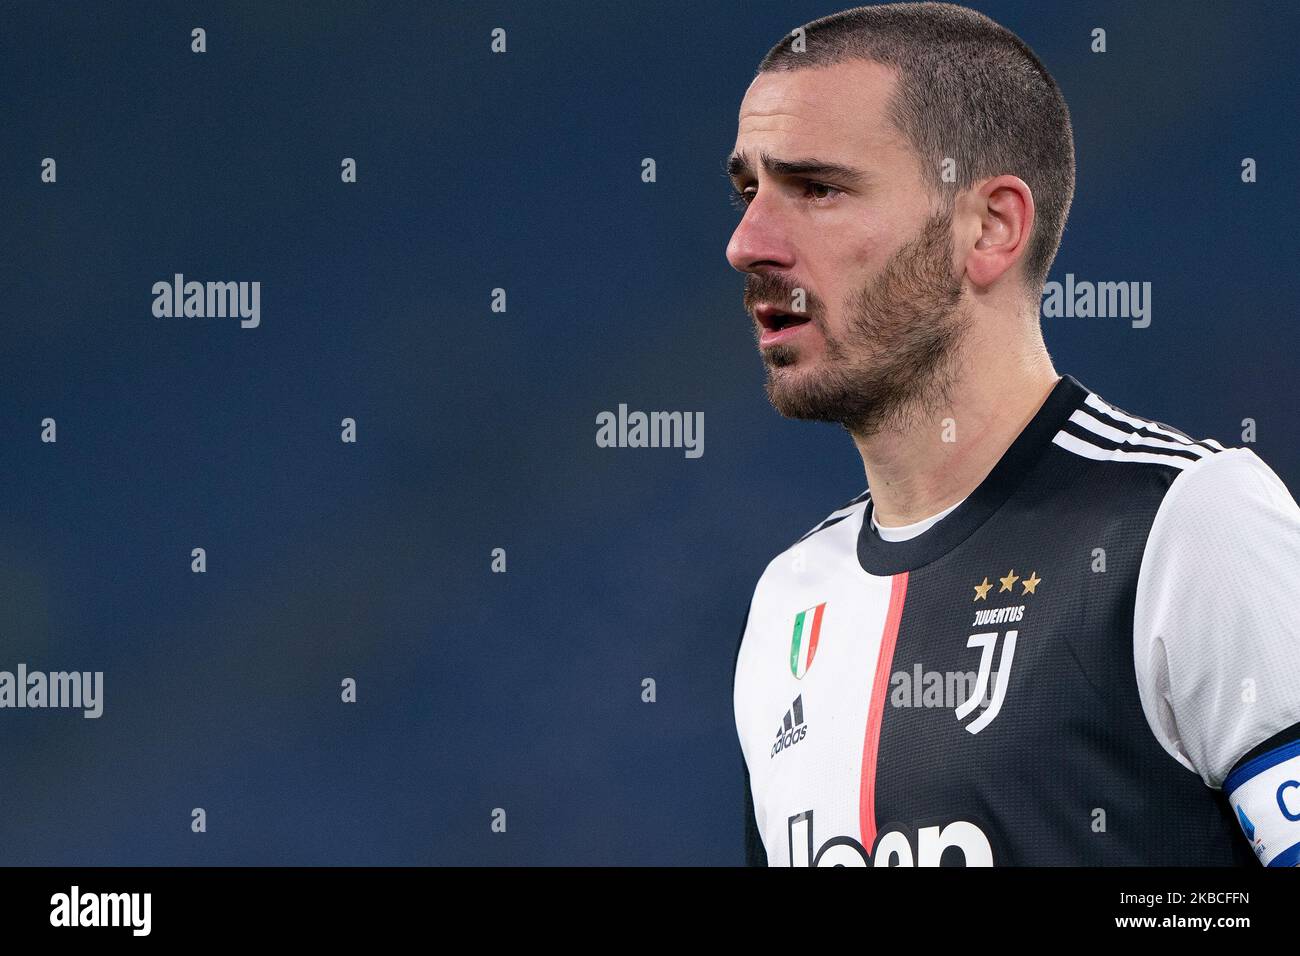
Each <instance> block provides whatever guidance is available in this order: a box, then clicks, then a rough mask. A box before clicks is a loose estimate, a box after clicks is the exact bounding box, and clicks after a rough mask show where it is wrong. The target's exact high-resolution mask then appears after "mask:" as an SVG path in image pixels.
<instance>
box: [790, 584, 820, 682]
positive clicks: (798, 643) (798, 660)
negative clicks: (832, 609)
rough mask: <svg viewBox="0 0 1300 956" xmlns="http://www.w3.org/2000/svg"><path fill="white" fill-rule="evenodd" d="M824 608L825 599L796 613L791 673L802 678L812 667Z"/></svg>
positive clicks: (792, 639)
mask: <svg viewBox="0 0 1300 956" xmlns="http://www.w3.org/2000/svg"><path fill="white" fill-rule="evenodd" d="M824 610H826V602H825V601H823V602H822V603H821V604H818V605H817V606H816V607H810V608H808V610H806V611H800V612H799V613H798V614H796V615H795V618H794V636H793V637H792V638H791V639H790V673H792V674H794V676H795V677H797V678H799V679H800V680H802V679H803V675H804V674H806V673H808V668H810V667H812V662H813V655H814V654H816V653H817V637H818V635H820V634H821V630H822V612H823V611H824Z"/></svg>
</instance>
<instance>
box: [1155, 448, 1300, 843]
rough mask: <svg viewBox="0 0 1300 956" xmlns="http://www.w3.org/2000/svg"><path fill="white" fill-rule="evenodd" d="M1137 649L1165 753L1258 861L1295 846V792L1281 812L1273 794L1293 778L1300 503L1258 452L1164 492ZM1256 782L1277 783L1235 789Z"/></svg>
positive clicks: (1221, 459) (1206, 464)
mask: <svg viewBox="0 0 1300 956" xmlns="http://www.w3.org/2000/svg"><path fill="white" fill-rule="evenodd" d="M1133 645H1134V646H1133V653H1134V664H1135V667H1136V672H1137V681H1138V691H1139V694H1140V697H1141V701H1142V709H1143V712H1144V713H1145V715H1146V718H1147V722H1148V724H1149V725H1150V726H1151V730H1152V732H1153V733H1154V734H1155V736H1156V738H1157V740H1159V741H1160V744H1161V745H1162V746H1163V747H1164V749H1165V750H1166V751H1167V752H1168V753H1169V754H1170V755H1171V756H1173V757H1174V758H1175V759H1176V760H1178V761H1179V762H1180V763H1182V764H1183V765H1184V766H1186V767H1187V768H1188V769H1190V770H1192V771H1194V772H1195V773H1197V774H1199V775H1200V777H1201V779H1202V780H1203V781H1204V782H1205V784H1206V785H1207V786H1209V787H1213V788H1215V789H1222V790H1223V791H1224V794H1225V796H1227V797H1228V799H1229V802H1230V803H1231V804H1232V805H1233V809H1234V811H1236V815H1237V818H1238V821H1239V822H1240V823H1241V824H1242V830H1243V832H1244V833H1245V834H1246V835H1247V838H1248V839H1250V841H1251V843H1252V846H1254V847H1255V850H1256V854H1257V855H1258V856H1260V859H1261V860H1262V861H1263V862H1265V863H1268V862H1270V860H1271V859H1274V858H1278V857H1279V856H1281V855H1282V854H1284V853H1285V851H1286V849H1287V847H1290V846H1292V845H1296V846H1300V783H1298V784H1297V786H1296V793H1295V795H1294V798H1293V799H1292V794H1291V792H1290V791H1289V790H1288V791H1286V792H1285V795H1286V796H1287V798H1288V800H1289V801H1290V802H1283V803H1282V804H1281V806H1282V810H1280V811H1279V809H1278V806H1279V804H1278V800H1277V799H1275V798H1276V792H1275V786H1274V785H1280V783H1285V782H1286V781H1287V780H1290V779H1292V778H1293V777H1295V778H1300V507H1297V505H1296V502H1295V499H1294V498H1292V496H1291V495H1290V493H1289V492H1288V491H1287V489H1286V486H1285V485H1284V484H1283V483H1282V481H1281V479H1280V478H1278V476H1277V475H1276V474H1274V472H1273V471H1272V469H1270V468H1269V467H1268V466H1267V465H1266V464H1264V462H1263V461H1261V460H1260V459H1259V458H1258V457H1257V456H1256V455H1255V453H1254V452H1252V451H1250V450H1249V449H1244V448H1231V449H1227V450H1224V451H1220V452H1217V453H1216V454H1214V455H1211V456H1210V457H1208V458H1206V459H1204V460H1202V461H1201V462H1199V463H1197V465H1196V466H1195V467H1192V468H1189V469H1187V470H1186V471H1184V472H1182V473H1181V474H1180V475H1178V477H1177V478H1175V480H1174V481H1173V483H1172V484H1171V485H1170V487H1169V490H1168V491H1167V492H1166V494H1165V496H1164V499H1163V500H1162V501H1161V504H1160V508H1159V510H1158V511H1157V513H1156V517H1155V520H1154V522H1153V523H1152V526H1151V532H1150V535H1149V536H1148V539H1147V543H1146V548H1145V550H1144V552H1143V557H1142V566H1141V570H1140V572H1139V574H1138V582H1137V594H1136V603H1135V606H1134V627H1133ZM1288 748H1289V749H1288ZM1291 751H1295V752H1294V753H1292V752H1291ZM1274 758H1277V759H1274ZM1270 761H1272V762H1270ZM1293 761H1294V762H1293ZM1252 766H1253V767H1254V768H1255V769H1256V771H1257V772H1256V773H1254V774H1253V775H1252V774H1248V773H1246V772H1245V771H1246V770H1247V769H1248V768H1250V767H1252ZM1261 774H1264V775H1266V776H1267V778H1268V780H1267V781H1265V782H1264V783H1268V781H1272V783H1269V784H1268V786H1267V787H1266V786H1265V785H1264V783H1259V782H1257V785H1255V786H1253V787H1250V788H1247V789H1245V790H1243V787H1246V785H1247V784H1248V783H1249V782H1250V781H1251V780H1252V779H1254V778H1255V777H1259V776H1260V775H1261ZM1274 778H1277V779H1276V780H1275V779H1274ZM1270 787H1272V788H1273V789H1269V788H1270ZM1266 789H1269V793H1268V794H1265V793H1264V791H1265V790H1266ZM1247 798H1249V799H1248V800H1247V803H1248V805H1245V804H1242V805H1239V804H1240V803H1241V801H1242V800H1246V799H1247ZM1288 817H1291V819H1288ZM1248 821H1249V822H1248ZM1266 822H1267V823H1269V824H1270V825H1269V826H1265V823H1266ZM1292 828H1294V829H1292ZM1265 830H1267V832H1266V833H1265ZM1256 837H1259V839H1258V840H1257V839H1256ZM1257 843H1267V844H1268V845H1270V846H1271V848H1272V851H1273V856H1272V857H1270V859H1265V855H1266V854H1264V853H1261V850H1260V846H1258V845H1256V844H1257ZM1284 844H1285V845H1284Z"/></svg>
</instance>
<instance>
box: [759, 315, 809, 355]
mask: <svg viewBox="0 0 1300 956" xmlns="http://www.w3.org/2000/svg"><path fill="white" fill-rule="evenodd" d="M754 318H756V319H757V320H758V324H759V325H761V326H762V327H763V333H762V335H760V336H759V339H758V344H759V346H760V347H762V346H764V345H775V344H776V343H777V342H783V341H785V340H786V339H789V338H791V337H793V336H794V335H797V334H798V331H799V329H800V328H802V327H803V326H805V325H807V324H808V323H809V318H808V316H807V315H806V314H798V315H796V314H794V313H790V312H782V311H781V310H780V309H777V308H774V307H772V306H769V305H759V306H757V307H756V308H755V309H754Z"/></svg>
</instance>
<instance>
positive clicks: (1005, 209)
mask: <svg viewBox="0 0 1300 956" xmlns="http://www.w3.org/2000/svg"><path fill="white" fill-rule="evenodd" d="M967 208H968V210H969V213H970V215H971V216H972V217H973V218H974V219H975V221H976V224H977V226H978V235H977V237H976V240H975V244H974V245H973V246H972V247H971V248H970V249H969V250H967V253H966V274H967V275H968V276H970V280H971V282H972V283H974V285H976V286H977V287H980V288H986V287H988V286H990V285H992V284H993V283H994V282H996V281H997V280H998V279H999V278H1001V277H1002V276H1003V275H1005V274H1006V273H1007V272H1009V271H1010V270H1011V269H1012V268H1013V267H1014V266H1015V264H1016V263H1017V262H1019V261H1020V260H1021V259H1022V258H1023V257H1024V255H1025V249H1026V247H1027V246H1028V245H1029V234H1030V232H1031V231H1032V230H1033V227H1034V194H1033V193H1032V192H1030V190H1029V186H1028V184H1027V183H1026V182H1025V181H1024V180H1023V179H1020V178H1018V177H1016V176H996V177H994V178H993V179H990V180H988V181H987V182H985V183H984V184H983V185H981V186H980V187H979V188H978V189H975V190H973V191H972V192H971V193H970V194H969V195H968V202H967Z"/></svg>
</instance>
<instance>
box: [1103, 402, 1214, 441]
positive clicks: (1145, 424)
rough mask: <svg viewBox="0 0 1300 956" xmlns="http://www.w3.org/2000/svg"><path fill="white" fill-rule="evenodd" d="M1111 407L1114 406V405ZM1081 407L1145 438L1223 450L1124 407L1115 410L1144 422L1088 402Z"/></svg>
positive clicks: (1117, 426) (1109, 422) (1108, 422)
mask: <svg viewBox="0 0 1300 956" xmlns="http://www.w3.org/2000/svg"><path fill="white" fill-rule="evenodd" d="M1111 407H1112V408H1114V406H1111ZM1081 408H1082V410H1083V411H1085V412H1087V413H1088V414H1089V415H1092V416H1093V417H1094V418H1100V419H1102V420H1103V421H1105V422H1106V423H1107V424H1111V423H1113V424H1114V427H1115V428H1119V429H1121V430H1123V431H1129V432H1133V433H1134V434H1136V435H1141V436H1142V437H1143V438H1163V439H1164V440H1165V441H1177V440H1178V439H1179V438H1181V439H1183V440H1184V441H1185V442H1186V443H1187V444H1188V445H1199V446H1200V447H1201V448H1204V449H1205V450H1206V451H1210V452H1219V451H1221V450H1222V449H1219V448H1215V447H1214V446H1213V445H1211V444H1210V443H1209V442H1206V441H1200V440H1197V439H1195V438H1193V437H1192V436H1191V435H1189V434H1187V433H1186V432H1184V431H1182V430H1181V429H1178V428H1174V427H1173V426H1172V425H1166V424H1165V423H1164V422H1157V421H1155V420H1153V419H1150V418H1143V417H1142V416H1141V415H1134V414H1133V413H1132V412H1127V411H1125V410H1124V409H1122V408H1115V409H1114V411H1115V412H1116V413H1118V414H1120V415H1127V416H1128V417H1129V418H1135V419H1137V420H1138V421H1139V422H1141V423H1142V424H1141V425H1134V424H1133V423H1132V422H1126V421H1124V419H1122V418H1116V417H1115V415H1114V414H1112V413H1111V412H1110V411H1108V410H1107V409H1104V408H1094V407H1093V406H1091V405H1087V404H1085V405H1083V406H1081ZM1156 428H1163V429H1164V430H1165V431H1167V432H1170V433H1171V434H1173V435H1175V436H1177V437H1175V438H1171V437H1170V436H1169V435H1162V434H1160V433H1159V432H1158V431H1156Z"/></svg>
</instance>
